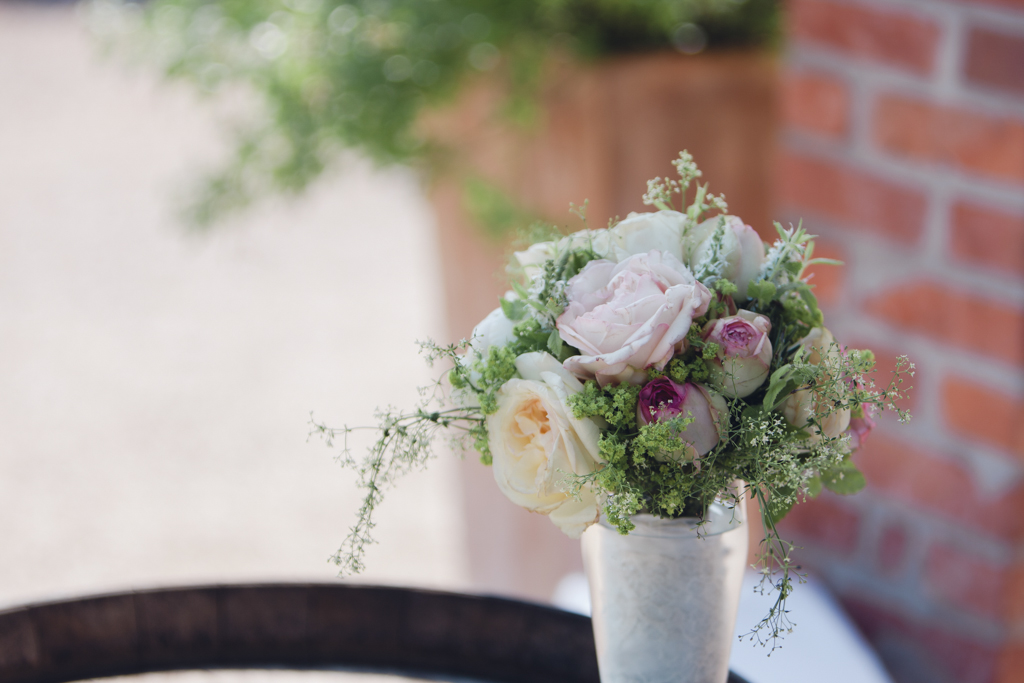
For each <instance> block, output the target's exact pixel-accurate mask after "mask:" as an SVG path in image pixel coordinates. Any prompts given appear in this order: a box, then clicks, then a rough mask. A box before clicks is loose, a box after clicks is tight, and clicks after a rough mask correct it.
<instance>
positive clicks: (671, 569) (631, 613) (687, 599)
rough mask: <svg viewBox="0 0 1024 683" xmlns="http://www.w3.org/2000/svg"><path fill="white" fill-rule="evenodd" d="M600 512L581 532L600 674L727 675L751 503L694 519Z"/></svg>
mask: <svg viewBox="0 0 1024 683" xmlns="http://www.w3.org/2000/svg"><path fill="white" fill-rule="evenodd" d="M633 522H634V523H635V524H636V529H634V530H633V531H632V532H630V534H629V535H627V536H623V535H621V534H619V532H618V531H617V530H616V529H615V528H614V527H612V526H610V525H609V524H608V523H607V522H606V521H605V520H604V519H603V518H602V519H601V522H600V523H599V524H595V525H593V526H591V527H590V528H589V529H587V531H586V532H585V533H584V534H583V538H582V541H583V543H582V545H583V565H584V567H585V568H586V571H587V577H588V579H589V580H590V598H591V603H592V610H593V612H592V613H593V624H594V640H595V643H596V645H597V662H598V667H599V668H600V670H601V683H725V681H726V678H727V677H728V675H729V651H730V649H731V648H732V639H733V629H734V627H735V625H736V610H737V607H738V606H739V598H740V587H741V584H742V582H743V572H744V569H745V567H746V560H747V542H748V539H747V536H748V533H747V524H746V502H745V501H742V500H741V502H740V504H739V505H737V506H736V507H727V506H726V505H723V504H717V503H716V504H714V505H712V506H711V508H710V509H709V510H708V518H707V520H706V521H705V523H704V524H700V523H699V522H698V520H696V519H693V518H683V519H661V518H658V517H653V516H651V515H636V516H635V517H634V518H633Z"/></svg>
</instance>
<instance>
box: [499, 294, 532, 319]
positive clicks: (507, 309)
mask: <svg viewBox="0 0 1024 683" xmlns="http://www.w3.org/2000/svg"><path fill="white" fill-rule="evenodd" d="M498 301H499V302H500V303H501V312H502V313H504V314H505V317H506V318H508V319H509V320H511V321H513V322H516V321H519V320H522V319H523V316H524V315H525V314H526V304H525V303H523V302H522V301H521V300H519V299H516V300H515V301H510V300H508V299H504V298H503V299H499V300H498Z"/></svg>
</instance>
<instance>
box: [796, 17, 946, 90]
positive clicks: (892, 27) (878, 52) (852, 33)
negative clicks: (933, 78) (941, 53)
mask: <svg viewBox="0 0 1024 683" xmlns="http://www.w3.org/2000/svg"><path fill="white" fill-rule="evenodd" d="M786 9H787V13H788V23H789V35H790V38H792V39H796V40H803V41H806V42H808V43H813V44H816V45H820V46H824V47H827V48H831V49H834V50H838V51H840V52H844V53H846V54H848V55H852V56H855V57H861V58H864V59H867V60H870V61H874V62H879V63H882V64H887V65H889V66H893V67H896V68H899V69H903V70H906V71H910V72H912V73H916V74H921V75H927V74H930V73H931V72H932V71H933V70H934V67H935V61H936V55H937V52H938V44H939V38H940V29H939V25H938V24H937V23H936V22H934V21H931V20H929V19H927V18H924V17H922V16H920V15H917V14H911V13H908V12H900V11H892V10H888V9H882V8H881V7H879V6H877V5H876V6H873V7H870V8H869V7H866V6H858V5H853V4H849V3H842V4H841V3H836V2H827V1H825V0H790V1H789V2H787V3H786Z"/></svg>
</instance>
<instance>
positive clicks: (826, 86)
mask: <svg viewBox="0 0 1024 683" xmlns="http://www.w3.org/2000/svg"><path fill="white" fill-rule="evenodd" d="M849 110H850V93H849V90H848V88H847V87H846V84H845V83H844V82H843V81H841V80H840V79H838V78H835V77H832V76H829V75H826V74H823V73H790V74H787V76H786V77H785V78H784V79H783V82H782V118H783V121H784V122H785V124H786V125H788V126H791V127H793V128H799V129H802V130H805V131H808V132H810V133H815V134H818V135H823V136H825V137H829V138H843V137H845V136H846V133H847V130H848V128H849Z"/></svg>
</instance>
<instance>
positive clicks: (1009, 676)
mask: <svg viewBox="0 0 1024 683" xmlns="http://www.w3.org/2000/svg"><path fill="white" fill-rule="evenodd" d="M1021 671H1024V643H1016V644H1013V645H1010V646H1009V647H1007V648H1005V649H1004V650H1003V651H1002V653H1000V655H999V659H998V661H997V663H996V675H995V678H993V679H992V683H1020V678H1021V675H1020V673H1021Z"/></svg>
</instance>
